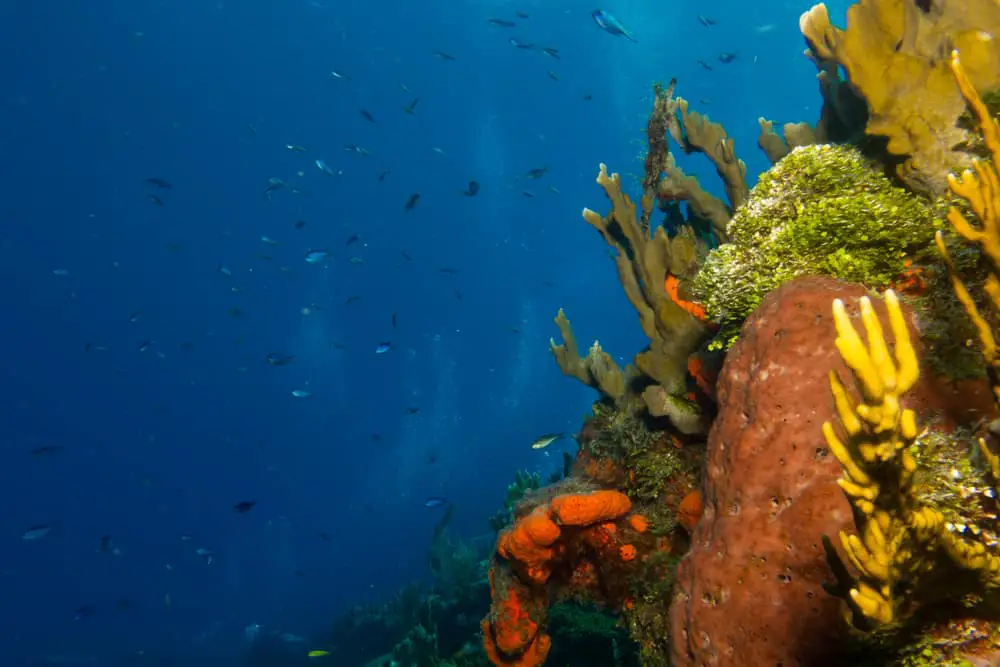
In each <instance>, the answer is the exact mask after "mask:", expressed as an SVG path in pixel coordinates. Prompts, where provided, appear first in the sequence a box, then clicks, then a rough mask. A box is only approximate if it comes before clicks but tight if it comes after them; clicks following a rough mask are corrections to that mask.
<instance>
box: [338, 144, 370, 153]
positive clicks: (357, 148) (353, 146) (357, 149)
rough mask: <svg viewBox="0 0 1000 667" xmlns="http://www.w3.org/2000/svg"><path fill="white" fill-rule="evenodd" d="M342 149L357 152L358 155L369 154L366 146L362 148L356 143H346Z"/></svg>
mask: <svg viewBox="0 0 1000 667" xmlns="http://www.w3.org/2000/svg"><path fill="white" fill-rule="evenodd" d="M344 150H345V151H347V152H348V153H357V154H358V155H371V153H369V152H368V149H367V148H362V147H361V146H358V145H356V144H347V145H345V146H344Z"/></svg>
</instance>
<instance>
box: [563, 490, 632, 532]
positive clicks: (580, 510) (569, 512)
mask: <svg viewBox="0 0 1000 667" xmlns="http://www.w3.org/2000/svg"><path fill="white" fill-rule="evenodd" d="M631 509H632V501H631V500H629V499H628V496H626V495H625V494H624V493H621V492H619V491H594V492H593V493H568V494H566V495H562V496H556V497H555V498H553V499H552V513H553V515H554V516H555V518H556V521H558V522H559V523H560V524H562V525H564V526H589V525H590V524H593V523H601V522H604V521H614V520H615V519H618V518H619V517H621V516H623V515H625V514H628V512H629V510H631Z"/></svg>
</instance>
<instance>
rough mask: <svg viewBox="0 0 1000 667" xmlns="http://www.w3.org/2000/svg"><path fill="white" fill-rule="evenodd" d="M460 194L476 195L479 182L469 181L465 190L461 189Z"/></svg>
mask: <svg viewBox="0 0 1000 667" xmlns="http://www.w3.org/2000/svg"><path fill="white" fill-rule="evenodd" d="M462 194H463V195H465V196H466V197H475V196H476V195H478V194H479V182H478V181H469V187H467V188H466V189H465V190H462Z"/></svg>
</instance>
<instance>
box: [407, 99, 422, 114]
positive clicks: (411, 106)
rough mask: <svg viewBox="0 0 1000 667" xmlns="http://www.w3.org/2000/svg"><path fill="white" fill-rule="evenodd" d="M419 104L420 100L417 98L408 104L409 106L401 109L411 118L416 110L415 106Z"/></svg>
mask: <svg viewBox="0 0 1000 667" xmlns="http://www.w3.org/2000/svg"><path fill="white" fill-rule="evenodd" d="M419 103H420V98H419V97H414V98H413V101H412V102H410V103H409V105H407V106H405V107H403V111H405V112H406V113H408V114H410V115H411V116H412V115H413V111H414V110H415V109H416V108H417V105H418V104H419Z"/></svg>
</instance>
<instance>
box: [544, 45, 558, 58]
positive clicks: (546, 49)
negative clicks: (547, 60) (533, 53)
mask: <svg viewBox="0 0 1000 667" xmlns="http://www.w3.org/2000/svg"><path fill="white" fill-rule="evenodd" d="M539 50H540V51H541V52H542V53H544V54H545V55H547V56H549V57H551V58H555V59H556V60H562V59H561V58H560V57H559V49H553V48H552V47H551V46H543V47H542V48H541V49H539Z"/></svg>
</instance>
